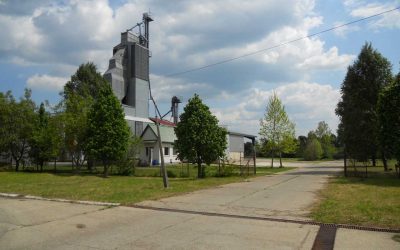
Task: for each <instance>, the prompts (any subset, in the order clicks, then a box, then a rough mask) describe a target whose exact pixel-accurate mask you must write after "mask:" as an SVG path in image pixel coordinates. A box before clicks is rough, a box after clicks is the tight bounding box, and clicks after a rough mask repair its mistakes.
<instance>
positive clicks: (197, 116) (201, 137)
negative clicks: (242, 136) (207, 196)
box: [174, 94, 227, 178]
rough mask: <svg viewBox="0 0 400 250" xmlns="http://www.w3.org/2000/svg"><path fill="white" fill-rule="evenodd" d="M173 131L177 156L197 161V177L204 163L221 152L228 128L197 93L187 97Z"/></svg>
mask: <svg viewBox="0 0 400 250" xmlns="http://www.w3.org/2000/svg"><path fill="white" fill-rule="evenodd" d="M175 134H176V137H177V140H176V141H175V144H174V147H175V148H176V149H177V151H178V158H179V159H180V160H188V161H190V162H193V163H197V167H198V178H204V177H205V174H204V171H203V170H202V164H203V163H205V164H207V165H209V164H211V163H212V162H213V161H215V160H217V159H218V158H219V157H222V156H223V155H224V151H225V149H226V136H227V131H226V130H225V129H224V128H221V127H219V126H218V119H217V118H216V117H215V116H214V115H212V114H211V112H210V110H209V108H208V107H207V105H205V104H203V102H202V100H201V99H200V97H199V96H198V95H197V94H195V95H194V96H193V97H192V98H191V99H189V102H188V104H187V105H186V106H185V108H184V110H183V113H182V114H181V115H180V122H179V123H178V125H177V126H176V127H175Z"/></svg>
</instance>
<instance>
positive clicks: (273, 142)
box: [259, 93, 297, 167]
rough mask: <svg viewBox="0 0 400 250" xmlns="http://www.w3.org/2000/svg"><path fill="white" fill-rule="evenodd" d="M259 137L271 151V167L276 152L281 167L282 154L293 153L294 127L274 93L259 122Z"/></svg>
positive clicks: (294, 143) (294, 142) (294, 144)
mask: <svg viewBox="0 0 400 250" xmlns="http://www.w3.org/2000/svg"><path fill="white" fill-rule="evenodd" d="M260 126H261V127H260V132H259V134H260V136H261V138H262V139H264V140H265V141H267V147H268V148H269V149H271V151H272V162H271V166H272V167H274V154H275V152H278V154H279V159H280V167H282V152H294V151H295V148H296V145H297V144H296V139H295V135H294V134H295V125H294V123H293V122H291V121H290V120H289V117H288V115H287V113H286V111H285V107H284V106H283V104H282V102H281V100H280V99H279V97H278V96H277V95H276V93H274V94H273V95H272V96H271V97H270V98H269V100H268V104H267V107H266V111H265V115H264V118H263V119H261V120H260Z"/></svg>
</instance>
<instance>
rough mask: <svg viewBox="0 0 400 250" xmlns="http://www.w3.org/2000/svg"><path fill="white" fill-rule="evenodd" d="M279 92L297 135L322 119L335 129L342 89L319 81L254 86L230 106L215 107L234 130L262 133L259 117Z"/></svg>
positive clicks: (306, 131) (220, 116)
mask: <svg viewBox="0 0 400 250" xmlns="http://www.w3.org/2000/svg"><path fill="white" fill-rule="evenodd" d="M273 91H275V92H276V93H277V95H278V96H279V98H280V99H281V100H282V103H283V104H284V105H285V108H286V111H287V112H288V115H289V117H290V119H291V120H292V121H294V122H295V123H296V130H297V131H296V134H297V135H300V134H303V135H304V134H307V133H308V131H309V130H310V128H313V127H316V125H317V123H318V122H319V121H326V122H327V123H328V124H329V125H330V127H331V129H332V131H335V130H336V128H337V124H338V119H337V117H336V115H335V108H336V105H337V103H338V101H339V98H340V92H339V90H338V89H334V88H333V87H332V86H330V85H321V84H318V83H308V82H295V83H289V84H286V85H282V86H279V87H277V88H276V89H274V90H263V89H257V88H252V89H251V90H249V91H248V92H247V93H245V94H244V95H241V96H239V95H237V96H235V97H232V99H236V100H241V101H240V102H238V104H236V105H232V106H230V107H227V108H216V109H213V112H214V114H215V115H216V116H217V117H218V119H219V120H220V123H221V124H224V125H228V127H229V128H231V129H232V130H237V131H243V132H247V133H251V134H258V131H259V120H260V119H261V118H262V117H263V115H264V112H265V107H266V105H267V102H268V98H269V97H270V96H271V95H272V93H273Z"/></svg>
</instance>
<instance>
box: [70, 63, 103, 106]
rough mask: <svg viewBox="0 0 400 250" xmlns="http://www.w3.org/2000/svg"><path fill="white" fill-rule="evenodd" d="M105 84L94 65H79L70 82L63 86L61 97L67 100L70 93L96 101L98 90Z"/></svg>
mask: <svg viewBox="0 0 400 250" xmlns="http://www.w3.org/2000/svg"><path fill="white" fill-rule="evenodd" d="M106 84H107V81H106V80H105V79H104V78H103V76H102V75H101V73H99V72H98V71H97V67H96V65H95V64H94V63H92V62H88V63H84V64H81V65H80V66H79V68H78V70H77V71H76V72H75V74H74V75H72V76H71V80H70V81H68V82H67V83H66V84H65V86H64V92H63V96H64V99H68V98H69V95H70V94H71V93H74V94H77V95H79V96H82V97H86V98H87V97H89V98H93V99H96V98H97V96H98V95H99V92H100V90H101V89H102V88H103V87H104V85H106Z"/></svg>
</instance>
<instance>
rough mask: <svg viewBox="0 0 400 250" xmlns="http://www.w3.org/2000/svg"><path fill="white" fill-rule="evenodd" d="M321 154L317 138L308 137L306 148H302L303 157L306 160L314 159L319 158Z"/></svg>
mask: <svg viewBox="0 0 400 250" xmlns="http://www.w3.org/2000/svg"><path fill="white" fill-rule="evenodd" d="M322 154H323V151H322V147H321V144H320V143H319V141H318V139H317V138H313V137H311V138H309V139H308V141H307V145H306V149H305V150H304V159H305V160H307V161H315V160H319V159H321V157H322Z"/></svg>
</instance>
